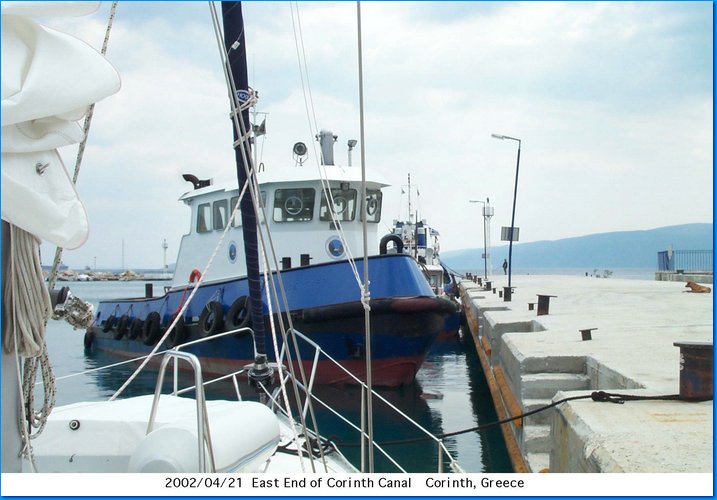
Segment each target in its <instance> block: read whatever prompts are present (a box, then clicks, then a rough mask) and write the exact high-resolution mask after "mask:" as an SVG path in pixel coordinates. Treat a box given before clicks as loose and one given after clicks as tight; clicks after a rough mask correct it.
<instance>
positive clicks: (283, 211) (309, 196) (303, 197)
mask: <svg viewBox="0 0 717 500" xmlns="http://www.w3.org/2000/svg"><path fill="white" fill-rule="evenodd" d="M284 192H286V193H287V194H286V195H284ZM315 206H316V189H314V188H313V187H296V188H278V189H275V190H274V204H273V208H272V219H273V220H274V222H311V221H312V220H313V219H314V208H315Z"/></svg>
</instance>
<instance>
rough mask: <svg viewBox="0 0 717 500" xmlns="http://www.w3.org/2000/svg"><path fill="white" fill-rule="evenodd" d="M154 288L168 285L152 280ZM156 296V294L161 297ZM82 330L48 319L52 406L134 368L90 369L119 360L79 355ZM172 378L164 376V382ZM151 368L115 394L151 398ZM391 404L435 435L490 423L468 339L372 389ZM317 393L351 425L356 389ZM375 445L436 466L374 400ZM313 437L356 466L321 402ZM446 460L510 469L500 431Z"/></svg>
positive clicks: (472, 435)
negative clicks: (392, 384)
mask: <svg viewBox="0 0 717 500" xmlns="http://www.w3.org/2000/svg"><path fill="white" fill-rule="evenodd" d="M151 283H152V285H153V288H154V290H155V291H156V292H155V294H156V293H157V291H161V290H162V289H163V287H164V285H165V284H166V283H167V282H162V281H157V282H151ZM60 285H66V286H69V287H70V290H71V291H72V293H73V294H74V295H76V296H77V297H80V298H82V299H84V300H86V301H88V302H91V303H93V304H94V305H95V307H96V306H97V304H98V301H99V300H101V299H109V298H120V297H126V298H129V297H141V296H144V290H145V282H142V281H131V282H71V283H59V284H58V286H60ZM160 293H161V292H160ZM83 336H84V331H82V330H73V328H72V327H71V326H70V325H69V324H67V323H65V322H64V321H50V323H49V324H48V332H47V345H48V351H49V354H50V360H51V363H52V365H53V369H54V373H55V376H56V377H57V404H58V405H62V404H69V403H74V402H77V401H101V400H106V399H108V398H109V397H110V396H112V395H113V394H114V393H115V391H116V390H117V389H118V388H119V387H120V386H121V385H122V384H123V383H124V382H125V380H127V378H128V376H129V375H130V374H131V373H132V372H133V371H134V370H135V368H136V367H137V365H138V364H137V363H136V362H133V363H129V364H123V365H119V366H115V367H113V368H110V369H105V370H97V369H98V368H99V367H103V366H107V365H110V364H113V363H117V362H120V361H122V359H121V358H117V357H115V356H112V355H110V354H107V353H104V352H101V351H96V350H95V349H92V350H85V349H84V345H83ZM169 378H171V377H170V374H169V373H168V374H167V379H169ZM155 381H156V371H153V370H145V371H144V372H143V373H142V374H141V376H139V377H138V378H137V379H135V380H134V381H133V382H132V383H131V384H130V385H129V386H128V387H127V389H126V390H125V391H124V392H123V393H122V394H121V395H120V397H128V396H136V395H140V394H150V393H152V392H153V391H154V387H155ZM377 392H379V393H380V394H381V395H382V396H383V397H384V398H386V399H387V400H388V401H389V402H390V403H391V404H392V405H394V406H396V407H397V408H399V409H400V410H401V411H402V412H404V413H406V414H407V415H408V416H410V417H411V419H413V420H414V421H415V422H416V423H417V424H418V425H420V426H421V427H423V428H424V429H426V430H428V431H429V432H431V433H432V434H434V435H440V434H444V433H452V432H456V431H461V430H464V429H471V428H474V427H476V426H478V425H482V424H486V423H490V422H494V421H496V420H497V416H496V414H495V410H494V408H493V404H492V400H491V398H490V393H489V391H488V388H487V385H486V381H485V379H484V377H483V373H482V371H481V368H480V363H479V360H478V357H477V355H476V352H475V347H474V346H473V344H472V340H471V336H470V334H468V335H465V336H461V335H456V336H455V337H452V338H449V339H443V340H440V341H438V342H437V343H436V344H435V345H434V347H433V349H432V351H431V353H430V354H429V356H428V357H427V359H426V361H425V363H424V365H423V367H422V368H421V370H420V371H419V373H418V375H417V378H416V380H415V382H414V383H412V384H409V385H406V386H403V387H400V388H396V389H385V388H384V389H381V388H379V389H377ZM316 394H317V395H318V396H319V397H320V398H321V399H322V400H323V401H324V402H326V403H327V404H328V405H329V406H331V407H332V408H334V409H335V410H336V411H338V412H339V413H341V414H342V415H344V416H345V417H347V418H349V420H351V421H352V422H354V423H355V424H357V425H358V423H359V416H360V400H361V395H360V391H359V390H358V389H357V388H355V387H347V386H340V387H335V386H324V387H319V388H317V390H316ZM233 396H234V391H233V387H231V386H224V387H217V388H213V389H210V390H208V392H207V397H208V399H229V398H232V397H233ZM373 407H374V408H373V410H374V414H373V421H374V425H373V426H374V433H375V441H377V442H378V444H379V445H380V444H382V443H387V442H395V441H409V442H406V443H401V444H386V446H385V449H386V451H387V452H388V453H389V454H390V455H391V456H392V457H394V459H396V461H397V462H398V463H399V464H401V466H402V467H404V468H405V469H406V470H407V471H409V472H433V471H436V470H437V468H438V454H437V445H436V443H435V442H434V441H429V440H425V439H421V438H422V437H423V436H424V435H425V434H424V433H423V432H422V431H421V430H420V429H419V428H417V427H414V426H413V425H410V424H406V422H405V420H403V418H401V417H400V416H399V415H398V414H397V413H395V412H394V411H393V410H392V409H390V408H389V407H388V406H387V405H386V404H384V403H383V402H382V401H380V400H375V401H374V403H373ZM315 411H316V418H317V422H318V426H319V432H320V433H321V435H323V436H324V437H327V438H330V439H332V440H334V441H335V442H337V443H338V444H339V447H340V449H341V451H342V452H343V453H344V454H345V455H346V456H347V458H349V459H350V460H351V461H352V462H353V463H354V465H356V466H357V467H359V466H360V447H359V446H358V443H359V439H358V433H357V432H356V431H355V430H353V429H351V428H349V427H348V426H347V425H346V424H344V423H343V422H341V421H340V420H339V419H338V418H336V417H335V416H334V415H333V414H332V413H330V412H328V411H326V410H325V409H323V408H322V407H321V405H318V404H317V405H315ZM445 445H446V447H447V448H448V450H449V451H450V452H451V454H452V456H453V457H454V458H455V459H456V460H457V461H458V463H459V464H460V465H461V467H462V468H463V469H464V470H466V471H467V472H487V473H489V472H511V471H512V469H511V465H510V461H509V459H508V456H507V452H506V450H505V445H504V443H503V438H502V434H501V431H500V427H499V426H494V427H492V428H491V429H488V430H485V431H471V432H467V433H465V434H460V435H457V436H453V437H449V438H446V439H445ZM375 470H376V472H396V471H397V470H396V469H395V467H394V466H393V465H391V464H390V463H389V462H388V461H387V460H386V459H384V458H383V457H382V455H381V454H380V453H378V452H377V453H376V458H375Z"/></svg>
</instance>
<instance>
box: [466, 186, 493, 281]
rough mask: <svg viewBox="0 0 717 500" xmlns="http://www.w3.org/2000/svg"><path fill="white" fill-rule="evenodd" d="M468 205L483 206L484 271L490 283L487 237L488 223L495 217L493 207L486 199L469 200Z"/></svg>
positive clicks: (488, 199)
mask: <svg viewBox="0 0 717 500" xmlns="http://www.w3.org/2000/svg"><path fill="white" fill-rule="evenodd" d="M468 203H481V204H482V205H483V271H484V276H485V279H486V281H488V236H487V234H486V233H487V229H486V228H487V222H488V221H489V220H490V217H491V216H492V215H493V207H491V206H490V198H486V200H485V201H481V200H468Z"/></svg>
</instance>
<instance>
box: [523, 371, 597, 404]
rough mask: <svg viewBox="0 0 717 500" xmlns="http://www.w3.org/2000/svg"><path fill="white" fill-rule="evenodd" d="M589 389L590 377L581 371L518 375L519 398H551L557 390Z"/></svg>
mask: <svg viewBox="0 0 717 500" xmlns="http://www.w3.org/2000/svg"><path fill="white" fill-rule="evenodd" d="M586 389H590V377H589V376H587V375H585V374H582V373H528V374H523V375H522V376H521V377H520V398H521V399H522V400H525V399H546V398H548V399H549V398H552V397H553V396H555V394H556V393H557V392H558V391H579V390H586Z"/></svg>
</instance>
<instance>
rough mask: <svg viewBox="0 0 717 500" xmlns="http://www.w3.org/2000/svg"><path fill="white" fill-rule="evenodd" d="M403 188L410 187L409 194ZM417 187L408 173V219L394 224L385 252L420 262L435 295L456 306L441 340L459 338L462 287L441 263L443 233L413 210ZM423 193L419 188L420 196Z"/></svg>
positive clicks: (386, 238) (383, 241)
mask: <svg viewBox="0 0 717 500" xmlns="http://www.w3.org/2000/svg"><path fill="white" fill-rule="evenodd" d="M403 187H405V188H406V190H405V191H404V190H403ZM414 188H415V185H412V184H411V175H410V174H408V185H406V186H402V188H401V191H402V193H404V194H407V200H408V212H407V218H406V220H397V219H396V220H394V221H393V225H392V227H391V230H390V232H389V233H388V234H387V235H385V236H384V237H383V238H382V239H381V242H380V247H381V249H382V250H381V251H382V252H388V253H396V254H407V255H410V256H412V257H413V258H414V259H415V260H416V261H417V262H418V265H419V267H420V268H421V271H422V272H423V274H424V276H425V277H426V279H427V280H428V283H429V285H430V287H431V289H432V290H433V293H435V295H436V296H437V297H440V298H442V299H443V300H445V301H447V302H449V303H450V304H452V305H453V306H454V312H452V313H451V314H447V315H446V316H445V321H444V328H443V330H442V331H441V333H440V334H439V339H450V338H455V337H456V336H457V335H458V329H459V327H460V316H461V312H460V307H461V306H460V301H459V300H458V285H457V283H456V279H455V276H454V274H453V273H451V272H450V271H449V270H448V268H446V267H445V266H444V265H443V263H442V262H441V259H440V253H441V244H440V233H439V232H438V231H437V230H436V229H435V228H433V227H431V226H429V225H428V221H427V220H426V219H419V213H418V211H415V212H414V211H413V208H412V207H413V205H412V203H411V199H412V194H413V189H414ZM419 194H420V193H419V192H418V189H416V196H418V195H419Z"/></svg>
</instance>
